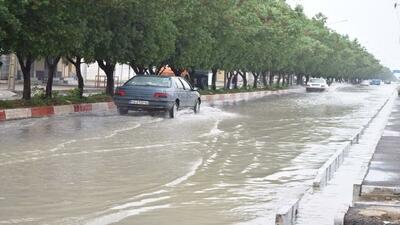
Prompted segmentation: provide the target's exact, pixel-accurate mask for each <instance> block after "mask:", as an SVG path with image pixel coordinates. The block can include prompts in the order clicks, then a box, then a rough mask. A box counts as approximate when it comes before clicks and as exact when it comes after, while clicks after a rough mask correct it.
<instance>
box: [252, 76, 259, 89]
mask: <svg viewBox="0 0 400 225" xmlns="http://www.w3.org/2000/svg"><path fill="white" fill-rule="evenodd" d="M259 76H260V74H258V73H253V77H254V82H253V88H257V84H258V77H259Z"/></svg>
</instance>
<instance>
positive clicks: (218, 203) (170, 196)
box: [0, 86, 393, 225]
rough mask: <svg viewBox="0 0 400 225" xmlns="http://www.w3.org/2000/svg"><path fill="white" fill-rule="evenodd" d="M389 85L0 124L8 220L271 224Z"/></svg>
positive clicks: (0, 214)
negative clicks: (158, 111) (163, 111)
mask: <svg viewBox="0 0 400 225" xmlns="http://www.w3.org/2000/svg"><path fill="white" fill-rule="evenodd" d="M392 89H393V86H380V87H365V88H361V87H350V86H337V87H331V90H330V91H328V92H325V93H305V92H304V93H298V94H292V95H287V96H281V97H267V98H264V99H259V100H256V101H250V102H241V103H237V104H233V105H223V106H215V107H207V106H203V108H202V112H201V113H200V114H199V115H193V114H192V113H191V112H181V113H180V115H179V118H178V119H174V120H171V119H164V118H162V117H150V116H146V115H136V116H135V115H132V114H131V115H128V116H119V115H117V114H116V113H110V114H104V115H96V114H91V115H82V116H80V115H73V116H67V117H52V118H42V119H29V120H22V121H9V122H4V123H1V124H0V146H1V147H0V180H1V182H0V224H54V225H60V224H96V225H100V224H113V223H117V224H140V225H146V224H174V225H179V224H184V225H187V224H273V219H274V214H275V210H276V207H277V206H278V205H279V204H280V202H281V201H282V200H283V199H285V197H288V196H292V195H293V196H295V195H297V194H298V193H300V192H302V191H303V190H304V189H305V188H306V187H307V186H308V185H310V182H311V181H312V179H313V178H314V175H315V172H316V170H317V169H318V168H319V167H320V166H321V165H322V164H323V163H324V162H325V160H326V159H327V158H329V156H330V155H331V154H332V153H333V152H335V150H336V149H337V148H338V147H339V146H342V145H343V141H344V140H348V139H349V138H350V137H351V136H352V134H353V133H354V132H355V131H356V130H357V129H358V128H359V127H360V126H361V125H362V124H364V123H366V121H368V119H369V117H370V116H372V114H373V113H374V110H375V109H376V108H377V107H379V105H380V104H381V103H383V101H384V100H385V99H386V98H387V97H388V96H389V95H390V93H392Z"/></svg>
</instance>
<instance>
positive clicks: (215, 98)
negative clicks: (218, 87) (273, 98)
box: [201, 89, 297, 103]
mask: <svg viewBox="0 0 400 225" xmlns="http://www.w3.org/2000/svg"><path fill="white" fill-rule="evenodd" d="M293 90H297V89H293ZM288 93H291V91H290V90H278V91H255V92H240V93H229V94H216V95H202V96H201V101H203V102H209V103H221V102H237V101H246V100H252V99H257V98H262V97H265V96H269V95H282V94H288Z"/></svg>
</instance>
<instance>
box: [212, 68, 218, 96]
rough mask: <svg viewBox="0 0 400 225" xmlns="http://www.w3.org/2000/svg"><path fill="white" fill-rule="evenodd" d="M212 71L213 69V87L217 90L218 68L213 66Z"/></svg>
mask: <svg viewBox="0 0 400 225" xmlns="http://www.w3.org/2000/svg"><path fill="white" fill-rule="evenodd" d="M211 71H212V77H211V89H212V90H214V91H215V90H217V73H218V70H217V69H215V68H213V69H212V70H211Z"/></svg>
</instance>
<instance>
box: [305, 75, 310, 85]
mask: <svg viewBox="0 0 400 225" xmlns="http://www.w3.org/2000/svg"><path fill="white" fill-rule="evenodd" d="M309 80H310V75H306V84H308V81H309Z"/></svg>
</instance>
